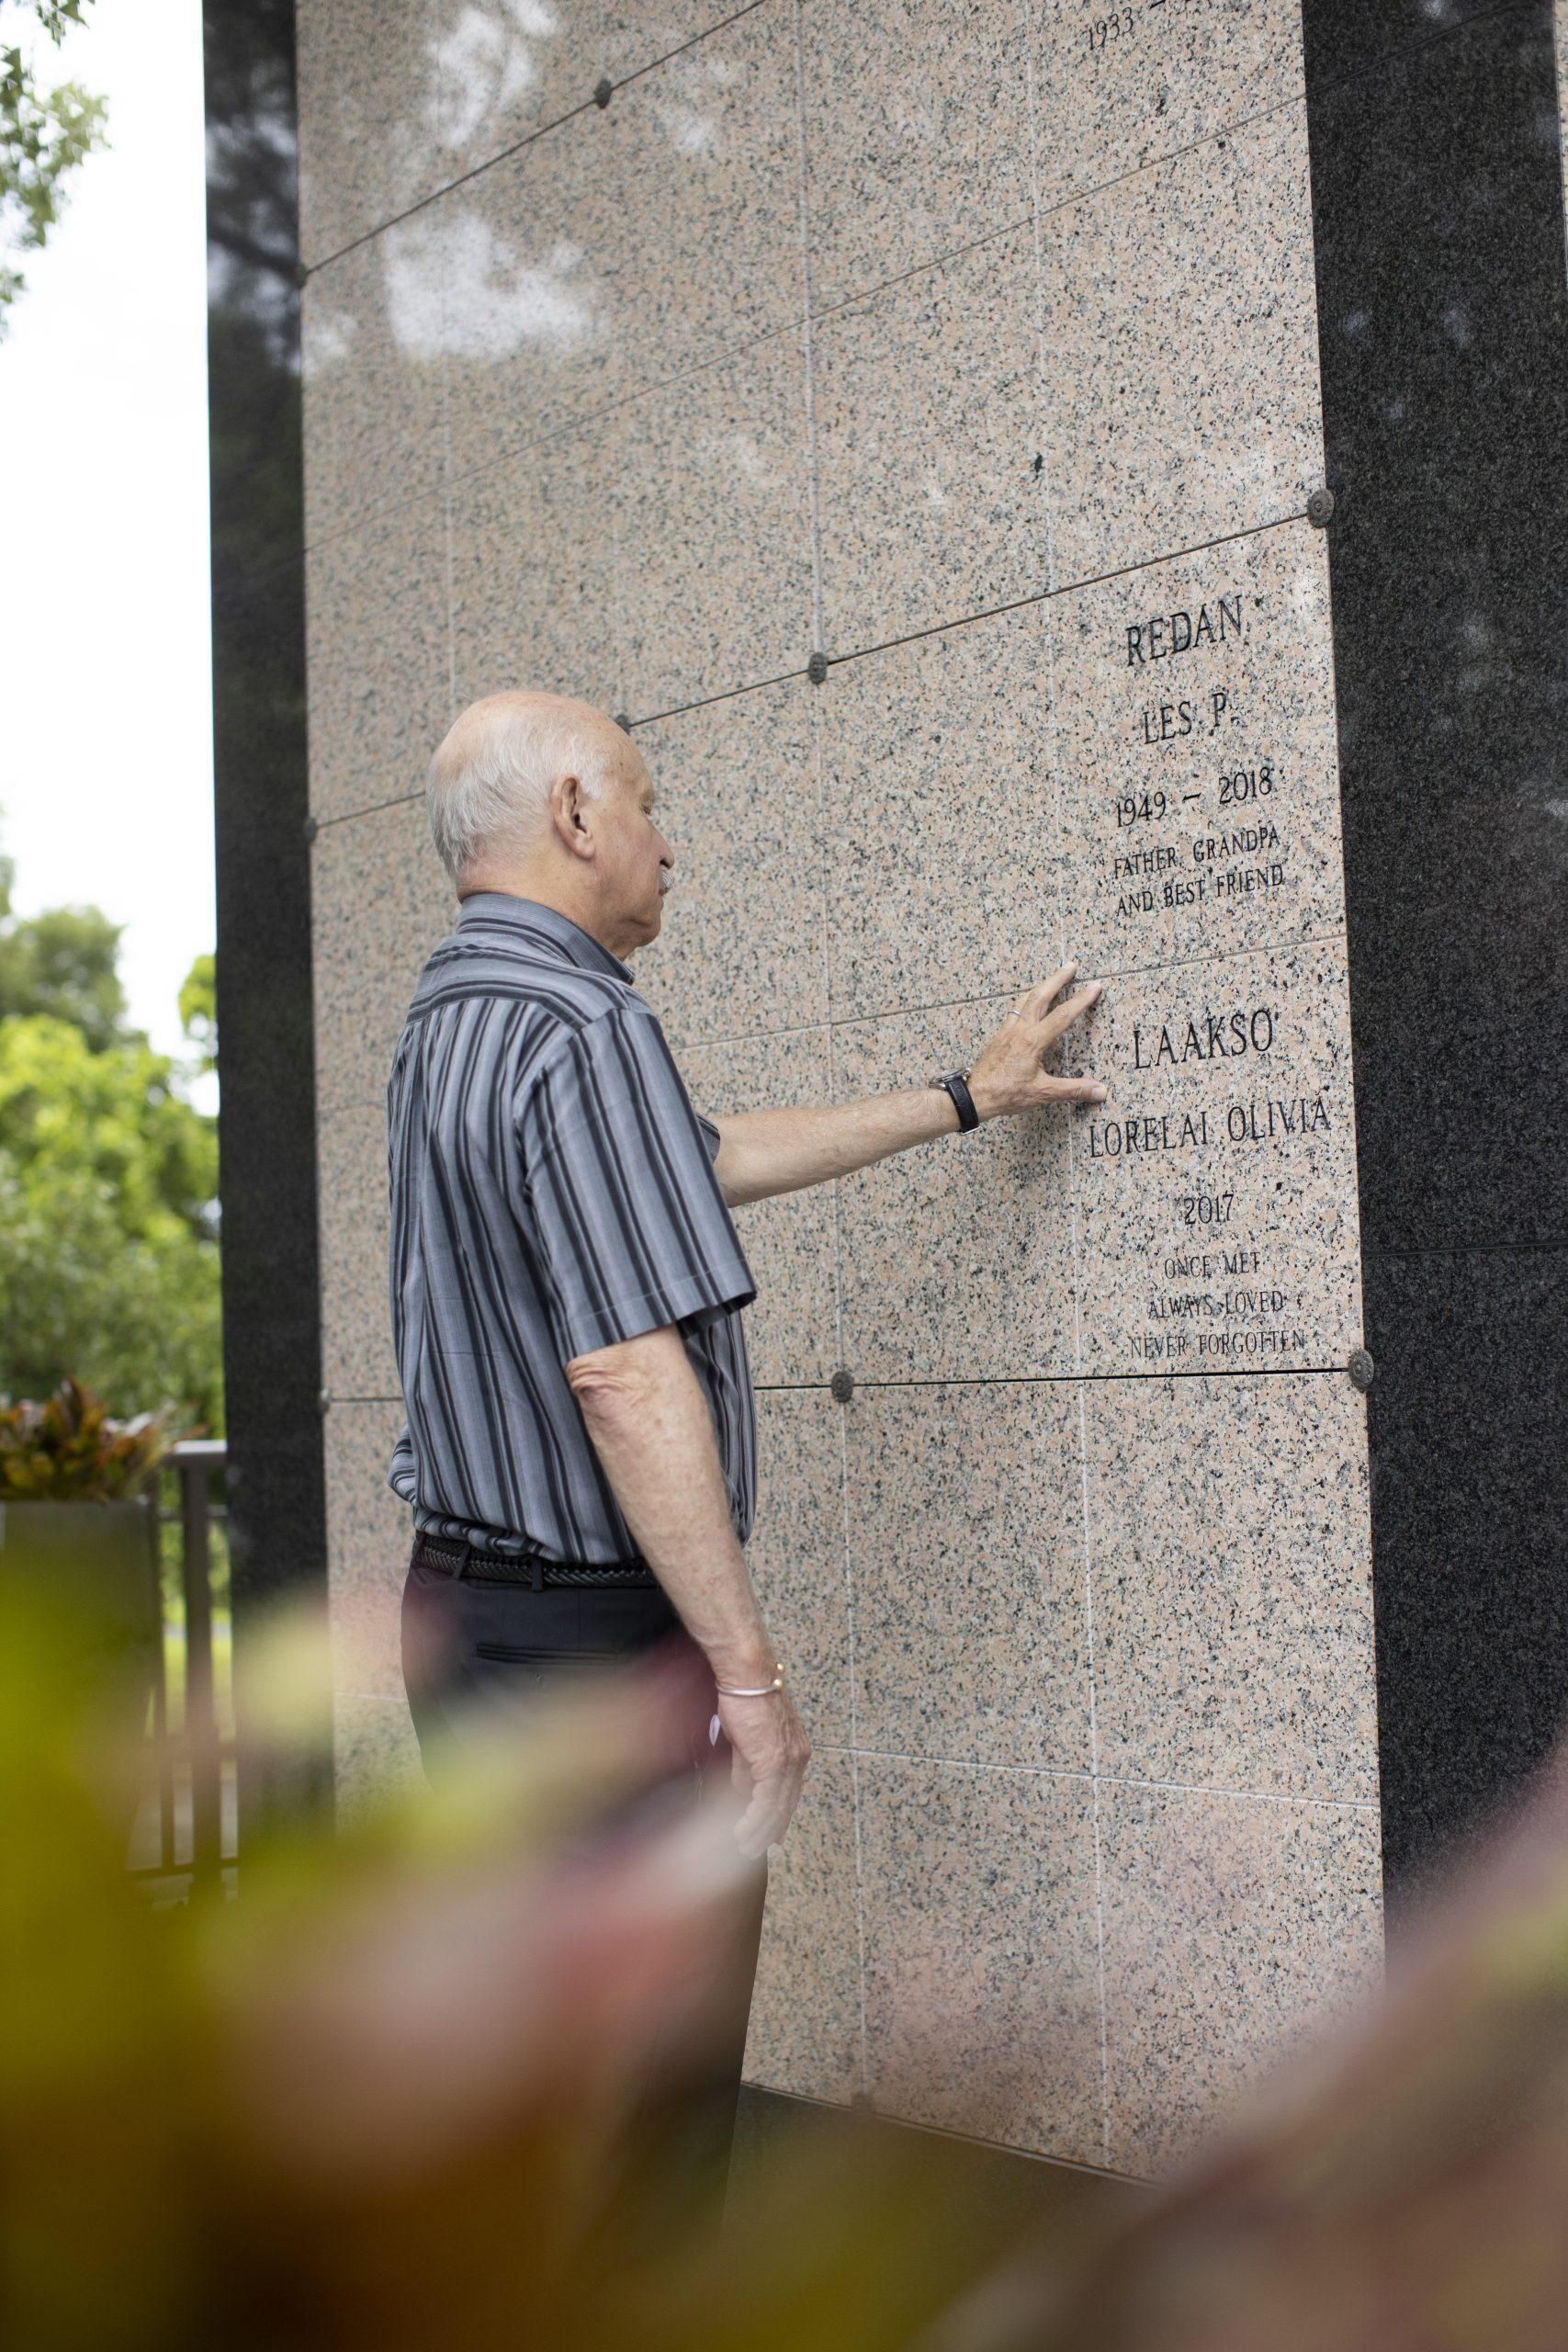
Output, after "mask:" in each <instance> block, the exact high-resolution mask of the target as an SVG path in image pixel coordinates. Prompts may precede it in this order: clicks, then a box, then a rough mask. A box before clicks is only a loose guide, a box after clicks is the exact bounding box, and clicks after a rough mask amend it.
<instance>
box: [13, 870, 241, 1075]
mask: <svg viewBox="0 0 1568 2352" xmlns="http://www.w3.org/2000/svg"><path fill="white" fill-rule="evenodd" d="M13 878H14V876H13V867H12V863H11V860H10V859H9V858H6V857H0V1017H8V1016H10V1015H14V1014H15V1015H23V1016H26V1015H28V1014H30V1013H40V1012H41V1013H50V1014H52V1015H53V1016H54V1017H55V1018H56V1019H58V1020H61V1021H69V1022H70V1023H72V1024H73V1026H74V1027H75V1028H78V1029H80V1030H81V1032H82V1034H83V1035H84V1036H85V1038H86V1040H87V1042H88V1044H89V1045H91V1046H94V1047H96V1048H97V1049H98V1050H100V1051H101V1050H102V1049H103V1048H104V1047H105V1046H109V1045H112V1044H113V1043H114V1041H115V1040H116V1039H117V1038H118V1036H119V1035H121V1034H122V1032H123V1030H124V1026H125V991H124V989H122V988H121V987H120V984H119V973H118V968H117V966H118V956H119V925H118V923H113V922H110V921H109V919H108V917H107V915H105V914H101V913H100V912H99V910H98V909H97V908H96V907H52V908H51V909H50V910H49V911H48V912H47V913H46V914H41V915H32V916H29V917H28V918H26V919H25V920H24V919H22V918H20V917H14V916H13V915H12V912H11V885H12V881H13ZM209 961H210V958H209ZM182 1017H183V1008H182Z"/></svg>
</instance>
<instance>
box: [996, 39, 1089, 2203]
mask: <svg viewBox="0 0 1568 2352" xmlns="http://www.w3.org/2000/svg"><path fill="white" fill-rule="evenodd" d="M1018 15H1019V29H1020V34H1021V39H1022V41H1023V48H1024V96H1025V102H1026V109H1027V111H1026V121H1027V125H1028V137H1029V192H1030V222H1031V231H1032V250H1033V254H1034V301H1033V305H1032V318H1031V322H1030V324H1031V328H1032V334H1033V339H1034V383H1033V390H1032V398H1033V405H1034V411H1035V415H1034V425H1035V434H1036V446H1037V447H1039V449H1040V450H1041V451H1042V453H1043V456H1044V460H1045V467H1044V471H1045V483H1044V497H1043V501H1042V504H1043V509H1044V516H1043V529H1044V538H1045V577H1046V579H1047V580H1051V579H1054V578H1055V571H1056V531H1055V521H1056V502H1055V491H1056V466H1055V453H1054V451H1053V448H1052V446H1051V440H1050V435H1049V432H1048V429H1047V428H1048V421H1049V413H1048V408H1047V403H1046V401H1045V306H1046V287H1045V233H1044V222H1043V204H1042V200H1041V187H1040V120H1039V103H1038V92H1037V89H1036V86H1035V74H1034V62H1035V61H1034V44H1033V41H1032V38H1031V31H1032V28H1031V25H1030V21H1029V19H1030V7H1029V0H1018ZM1056 636H1057V632H1056V630H1055V629H1054V628H1047V629H1045V630H1044V631H1043V638H1044V653H1045V686H1046V737H1047V741H1046V749H1047V757H1048V760H1049V763H1050V778H1051V828H1052V832H1053V835H1054V845H1055V858H1054V861H1053V862H1054V865H1055V906H1056V953H1057V959H1058V962H1060V961H1062V960H1064V958H1065V954H1066V930H1065V912H1064V908H1063V901H1062V760H1061V733H1060V729H1059V727H1058V725H1057V718H1056V710H1057V682H1056ZM1076 1127H1077V1123H1076V1121H1074V1120H1071V1119H1069V1120H1068V1121H1067V1122H1066V1143H1067V1250H1068V1261H1069V1262H1068V1275H1067V1279H1068V1282H1069V1283H1070V1285H1071V1292H1072V1307H1073V1370H1074V1373H1075V1374H1081V1372H1082V1370H1083V1305H1082V1293H1083V1270H1082V1263H1081V1256H1080V1250H1079V1236H1078V1186H1077V1159H1076V1154H1075V1148H1074V1145H1075V1135H1076ZM1075 1404H1076V1408H1077V1409H1076V1412H1075V1414H1074V1440H1075V1442H1076V1444H1077V1455H1078V1513H1079V1516H1078V1538H1079V1542H1080V1544H1081V1546H1082V1574H1083V1584H1082V1596H1083V1598H1082V1609H1083V1642H1084V1670H1085V1678H1086V1680H1087V1682H1088V1686H1089V1775H1090V1779H1089V1834H1090V1838H1091V1840H1092V1844H1093V1856H1094V1970H1095V1997H1096V2000H1097V2002H1098V2004H1099V2008H1100V2154H1101V2157H1102V2158H1103V2160H1104V2161H1105V2162H1106V2163H1107V2164H1109V2162H1110V2161H1111V2049H1110V2040H1111V2032H1110V2017H1109V2010H1108V2007H1107V2002H1106V1993H1105V1856H1104V1845H1103V1839H1102V1838H1101V1835H1100V1691H1099V1660H1098V1658H1097V1657H1096V1652H1095V1623H1094V1566H1093V1554H1092V1551H1091V1548H1090V1543H1089V1436H1088V1416H1087V1414H1086V1412H1085V1409H1084V1388H1083V1383H1082V1380H1081V1378H1080V1379H1079V1380H1078V1381H1077V1396H1076V1398H1075Z"/></svg>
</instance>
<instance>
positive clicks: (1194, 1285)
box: [1073, 942, 1360, 1373]
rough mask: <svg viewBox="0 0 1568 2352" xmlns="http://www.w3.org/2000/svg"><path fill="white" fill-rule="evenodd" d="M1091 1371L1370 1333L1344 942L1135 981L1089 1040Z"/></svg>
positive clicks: (1315, 1344)
mask: <svg viewBox="0 0 1568 2352" xmlns="http://www.w3.org/2000/svg"><path fill="white" fill-rule="evenodd" d="M1082 1053H1083V1057H1084V1066H1085V1067H1086V1069H1088V1070H1089V1073H1090V1074H1091V1075H1093V1076H1095V1077H1098V1078H1101V1079H1103V1080H1106V1082H1107V1083H1108V1084H1109V1086H1110V1088H1111V1096H1110V1099H1109V1101H1107V1102H1106V1103H1098V1104H1096V1105H1094V1106H1093V1108H1092V1110H1091V1111H1090V1112H1089V1113H1088V1114H1086V1115H1084V1116H1082V1117H1081V1118H1079V1119H1078V1120H1077V1121H1075V1124H1074V1127H1073V1157H1074V1179H1075V1188H1076V1193H1077V1209H1078V1279H1079V1299H1080V1306H1079V1315H1080V1323H1079V1344H1080V1361H1081V1364H1082V1368H1083V1370H1084V1371H1085V1372H1093V1373H1116V1372H1122V1373H1125V1372H1136V1371H1139V1370H1144V1369H1146V1370H1148V1371H1158V1372H1177V1373H1179V1372H1235V1371H1247V1372H1257V1371H1268V1370H1276V1369H1279V1368H1280V1367H1284V1366H1292V1367H1301V1366H1305V1365H1317V1366H1322V1365H1327V1364H1331V1363H1336V1364H1337V1363H1344V1361H1345V1355H1346V1351H1347V1350H1348V1348H1349V1347H1352V1346H1354V1345H1355V1344H1356V1342H1357V1340H1359V1336H1360V1276H1359V1235H1358V1229H1357V1212H1356V1167H1355V1142H1354V1134H1353V1129H1352V1105H1351V1091H1350V1024H1349V1001H1348V991H1347V985H1346V976H1345V964H1344V952H1343V948H1342V946H1341V945H1340V944H1338V943H1337V942H1336V943H1333V944H1324V945H1322V946H1314V947H1301V948H1287V949H1282V950H1279V951H1277V952H1275V953H1273V954H1271V955H1258V956H1228V957H1225V958H1224V959H1222V960H1219V961H1215V962H1212V963H1207V964H1194V965H1189V966H1185V967H1177V968H1175V969H1173V970H1166V971H1161V972H1153V973H1148V974H1146V975H1135V976H1132V977H1130V978H1126V979H1123V980H1122V981H1120V982H1118V983H1116V984H1115V985H1114V986H1113V987H1111V988H1108V989H1107V990H1106V996H1105V1001H1104V1004H1103V1007H1102V1009H1101V1010H1100V1011H1099V1012H1097V1013H1096V1014H1095V1015H1094V1016H1093V1035H1092V1037H1091V1038H1090V1039H1089V1041H1088V1042H1087V1043H1086V1046H1084V1048H1083V1049H1082Z"/></svg>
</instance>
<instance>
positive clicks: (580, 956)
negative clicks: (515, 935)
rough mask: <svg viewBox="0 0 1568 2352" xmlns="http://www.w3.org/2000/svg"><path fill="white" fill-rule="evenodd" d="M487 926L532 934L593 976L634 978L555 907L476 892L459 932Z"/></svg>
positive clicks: (468, 901) (505, 894)
mask: <svg viewBox="0 0 1568 2352" xmlns="http://www.w3.org/2000/svg"><path fill="white" fill-rule="evenodd" d="M485 922H503V923H507V924H509V925H510V926H512V927H513V929H515V930H518V931H527V932H533V933H535V934H536V936H538V937H539V938H541V939H547V940H549V941H550V942H551V943H552V944H554V945H555V946H557V947H558V948H559V949H560V950H561V951H562V953H563V954H564V955H565V956H566V957H567V960H568V961H569V962H570V963H573V964H581V965H584V966H586V967H587V968H588V970H589V971H591V972H592V971H598V972H613V973H614V974H615V978H617V979H621V980H629V979H630V978H631V971H630V968H629V967H628V966H626V965H625V964H623V963H622V962H621V959H620V957H619V956H612V955H611V953H610V951H609V949H608V948H607V947H602V946H601V945H600V944H599V942H598V941H597V940H596V939H594V938H592V936H591V935H590V933H587V932H586V931H584V930H583V928H582V926H581V923H576V922H572V920H571V917H570V915H563V914H558V913H557V912H556V910H555V908H554V907H542V906H540V904H539V902H538V900H537V899H515V898H513V896H512V893H511V892H510V891H508V890H476V891H475V892H474V894H473V896H472V897H471V898H468V899H464V901H463V905H462V910H461V912H460V913H459V915H458V917H457V929H458V931H459V932H463V931H468V930H470V929H472V928H473V927H474V926H475V925H476V924H479V923H485Z"/></svg>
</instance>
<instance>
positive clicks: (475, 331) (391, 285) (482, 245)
mask: <svg viewBox="0 0 1568 2352" xmlns="http://www.w3.org/2000/svg"><path fill="white" fill-rule="evenodd" d="M383 244H384V249H385V261H386V278H387V315H388V319H389V322H390V325H391V330H392V334H393V336H394V338H395V340H396V342H397V345H398V347H399V349H400V351H403V352H406V353H407V354H408V355H409V356H411V357H412V358H415V359H434V358H437V357H439V356H441V355H442V354H443V353H448V354H450V355H451V356H454V357H456V358H460V359H510V358H512V357H513V356H515V355H516V354H517V353H518V352H521V351H525V350H527V349H529V348H531V347H537V346H543V347H545V348H546V349H548V350H552V351H561V352H569V351H580V350H581V349H582V348H583V347H584V346H585V345H587V344H589V343H590V342H592V339H593V337H594V336H595V335H596V334H598V333H599V332H600V327H601V309H602V298H601V292H600V288H598V287H597V286H595V285H594V284H593V283H592V280H591V279H590V278H589V277H588V276H587V275H586V271H585V261H584V255H583V252H582V248H581V245H577V244H574V243H572V242H571V241H570V238H567V237H558V238H557V239H556V241H555V243H553V244H551V245H550V246H549V247H548V249H547V251H546V252H545V253H544V254H542V255H539V256H538V257H536V258H535V259H531V260H525V258H524V257H523V255H522V254H519V253H518V251H517V249H516V248H515V246H514V245H513V244H512V243H510V242H509V240H508V239H507V238H505V237H504V236H502V235H500V234H499V233H498V232H496V231H495V230H494V229H492V228H491V225H490V223H489V222H488V221H486V220H481V219H480V218H479V215H478V214H477V213H472V212H467V213H463V214H460V215H458V216H457V217H455V218H444V217H441V216H440V215H432V216H431V217H429V218H425V219H418V218H416V219H415V220H407V221H403V222H401V223H400V225H399V226H398V227H397V228H396V229H391V230H389V231H388V232H387V234H386V236H385V238H384V240H383ZM574 280H575V283H574V282H573V281H574Z"/></svg>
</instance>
